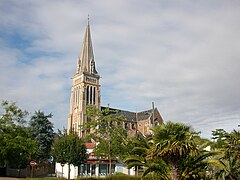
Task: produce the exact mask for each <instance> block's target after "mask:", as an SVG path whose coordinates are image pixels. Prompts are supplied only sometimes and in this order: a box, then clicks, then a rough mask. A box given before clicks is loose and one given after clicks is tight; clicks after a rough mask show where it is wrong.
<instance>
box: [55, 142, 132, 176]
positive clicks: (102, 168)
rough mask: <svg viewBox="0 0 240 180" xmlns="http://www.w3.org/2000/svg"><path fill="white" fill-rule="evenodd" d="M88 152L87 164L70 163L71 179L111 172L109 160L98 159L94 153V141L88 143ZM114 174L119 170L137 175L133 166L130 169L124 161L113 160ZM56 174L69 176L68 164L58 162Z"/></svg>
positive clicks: (104, 174)
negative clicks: (76, 164) (75, 164)
mask: <svg viewBox="0 0 240 180" xmlns="http://www.w3.org/2000/svg"><path fill="white" fill-rule="evenodd" d="M85 145H86V148H87V153H88V154H89V158H88V159H87V162H86V163H85V164H81V165H79V166H73V165H70V179H75V178H77V177H79V176H83V177H92V176H93V177H104V176H107V175H108V172H109V160H102V159H98V158H97V157H96V156H94V154H93V149H94V148H95V146H96V145H95V144H94V143H86V144H85ZM111 166H112V174H114V173H116V172H119V173H124V174H127V175H135V171H134V169H133V168H131V169H128V168H126V167H125V166H124V165H123V164H122V163H117V162H116V161H112V164H111ZM55 172H56V176H57V177H64V178H68V164H61V163H56V170H55Z"/></svg>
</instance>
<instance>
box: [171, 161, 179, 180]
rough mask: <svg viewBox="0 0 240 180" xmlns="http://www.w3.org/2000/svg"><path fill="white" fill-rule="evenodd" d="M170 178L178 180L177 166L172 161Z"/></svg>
mask: <svg viewBox="0 0 240 180" xmlns="http://www.w3.org/2000/svg"><path fill="white" fill-rule="evenodd" d="M171 179H172V180H179V177H178V172H177V167H176V164H175V163H174V162H171Z"/></svg>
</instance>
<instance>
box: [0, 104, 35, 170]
mask: <svg viewBox="0 0 240 180" xmlns="http://www.w3.org/2000/svg"><path fill="white" fill-rule="evenodd" d="M1 105H2V108H3V110H4V112H3V114H1V115H0V159H1V161H0V166H2V167H6V166H7V165H9V166H10V167H13V168H23V167H26V166H27V164H28V163H29V161H30V160H31V156H32V154H34V153H35V152H36V151H37V148H36V142H35V141H34V140H32V139H31V134H30V133H29V130H28V128H27V127H26V126H24V125H25V123H26V120H25V118H26V116H27V115H28V112H27V111H25V110H22V109H20V108H19V107H18V106H16V104H15V103H9V102H8V101H2V103H1Z"/></svg>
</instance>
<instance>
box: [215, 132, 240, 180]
mask: <svg viewBox="0 0 240 180" xmlns="http://www.w3.org/2000/svg"><path fill="white" fill-rule="evenodd" d="M213 136H214V137H213V139H217V141H216V142H215V143H214V144H213V146H212V147H213V148H215V150H218V151H220V153H221V154H220V155H219V156H217V157H216V158H217V159H218V160H219V161H220V162H221V163H222V167H219V168H215V169H214V173H215V177H216V178H217V179H230V180H235V179H240V132H239V131H236V130H233V131H232V132H231V133H228V132H226V131H224V130H221V129H220V130H219V129H217V130H216V131H213Z"/></svg>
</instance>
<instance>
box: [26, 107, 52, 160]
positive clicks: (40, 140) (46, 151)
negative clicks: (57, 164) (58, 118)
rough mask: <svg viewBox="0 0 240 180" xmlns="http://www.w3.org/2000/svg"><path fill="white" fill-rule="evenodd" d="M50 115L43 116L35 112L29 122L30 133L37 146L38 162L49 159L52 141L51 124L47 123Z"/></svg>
mask: <svg viewBox="0 0 240 180" xmlns="http://www.w3.org/2000/svg"><path fill="white" fill-rule="evenodd" d="M49 118H52V114H48V115H45V114H44V112H42V111H40V110H39V111H35V113H34V115H33V116H32V117H31V120H30V122H29V128H30V132H31V134H32V137H33V138H34V139H35V140H36V142H37V146H38V149H39V151H38V154H37V155H36V158H37V159H38V161H40V162H41V161H46V160H47V159H49V158H50V151H51V146H52V143H53V139H54V131H53V124H52V123H51V122H50V121H49Z"/></svg>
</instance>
